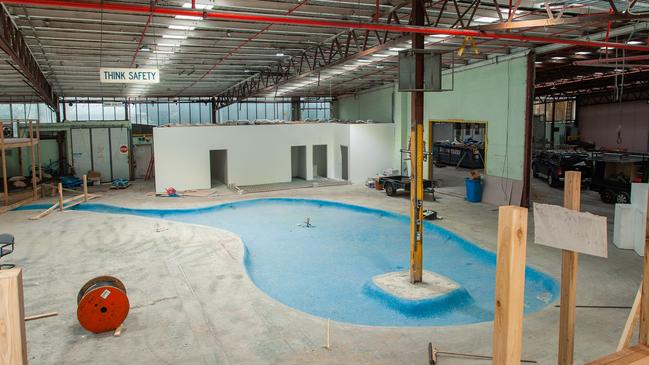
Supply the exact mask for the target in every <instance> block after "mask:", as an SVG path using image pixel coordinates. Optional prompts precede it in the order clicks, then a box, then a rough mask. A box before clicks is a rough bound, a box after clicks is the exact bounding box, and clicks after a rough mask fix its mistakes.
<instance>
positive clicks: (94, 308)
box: [77, 276, 130, 333]
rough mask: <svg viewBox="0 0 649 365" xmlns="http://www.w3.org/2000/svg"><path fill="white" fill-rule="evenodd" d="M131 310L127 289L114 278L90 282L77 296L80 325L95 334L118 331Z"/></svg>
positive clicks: (99, 278) (102, 278)
mask: <svg viewBox="0 0 649 365" xmlns="http://www.w3.org/2000/svg"><path fill="white" fill-rule="evenodd" d="M129 308H130V304H129V302H128V297H127V296H126V287H125V286H124V284H123V283H122V282H121V281H120V280H119V279H117V278H114V277H112V276H99V277H96V278H94V279H92V280H90V281H88V282H87V283H86V284H85V285H84V286H83V287H82V288H81V290H79V295H78V296H77V319H78V320H79V324H81V326H82V327H83V328H85V329H86V330H88V331H90V332H93V333H102V332H107V331H114V330H116V329H117V328H118V327H119V326H120V325H121V324H122V323H123V322H124V320H125V319H126V316H127V315H128V311H129Z"/></svg>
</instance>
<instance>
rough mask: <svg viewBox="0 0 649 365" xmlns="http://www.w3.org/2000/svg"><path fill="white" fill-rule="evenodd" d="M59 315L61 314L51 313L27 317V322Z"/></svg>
mask: <svg viewBox="0 0 649 365" xmlns="http://www.w3.org/2000/svg"><path fill="white" fill-rule="evenodd" d="M58 315H59V312H49V313H41V314H34V315H32V316H27V317H25V322H29V321H33V320H36V319H42V318H48V317H54V316H58Z"/></svg>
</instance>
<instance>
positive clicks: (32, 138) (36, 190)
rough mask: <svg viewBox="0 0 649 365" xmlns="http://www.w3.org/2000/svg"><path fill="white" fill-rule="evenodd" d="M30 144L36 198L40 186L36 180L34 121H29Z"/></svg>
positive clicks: (33, 189)
mask: <svg viewBox="0 0 649 365" xmlns="http://www.w3.org/2000/svg"><path fill="white" fill-rule="evenodd" d="M29 144H30V146H31V148H32V150H31V152H32V153H31V158H32V194H33V195H34V199H38V188H37V185H38V183H37V182H36V153H35V151H34V148H35V145H34V126H33V125H32V122H31V121H29Z"/></svg>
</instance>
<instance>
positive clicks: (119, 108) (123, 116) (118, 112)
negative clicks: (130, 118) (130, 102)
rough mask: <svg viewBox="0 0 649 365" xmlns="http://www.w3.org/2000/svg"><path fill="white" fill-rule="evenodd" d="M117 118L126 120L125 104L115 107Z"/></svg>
mask: <svg viewBox="0 0 649 365" xmlns="http://www.w3.org/2000/svg"><path fill="white" fill-rule="evenodd" d="M115 120H126V107H125V106H124V105H119V106H116V107H115Z"/></svg>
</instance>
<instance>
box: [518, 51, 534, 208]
mask: <svg viewBox="0 0 649 365" xmlns="http://www.w3.org/2000/svg"><path fill="white" fill-rule="evenodd" d="M535 59H536V57H535V55H534V52H530V53H529V54H528V55H527V82H526V85H525V86H526V87H525V89H526V94H525V98H526V99H525V145H524V147H523V151H524V152H523V153H524V156H523V192H522V196H521V207H525V208H529V206H530V196H531V181H530V170H531V169H532V130H533V125H532V124H533V122H534V78H535V64H534V60H535Z"/></svg>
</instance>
